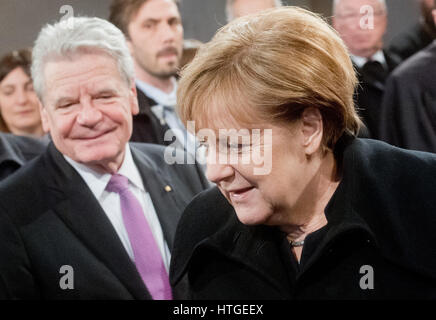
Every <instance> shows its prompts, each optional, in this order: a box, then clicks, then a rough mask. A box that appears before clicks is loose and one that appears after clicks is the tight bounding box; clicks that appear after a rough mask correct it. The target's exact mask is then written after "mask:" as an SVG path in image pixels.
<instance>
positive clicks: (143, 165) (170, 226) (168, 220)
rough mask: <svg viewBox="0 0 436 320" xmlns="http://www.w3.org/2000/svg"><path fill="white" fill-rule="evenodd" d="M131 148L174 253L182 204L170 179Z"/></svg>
mask: <svg viewBox="0 0 436 320" xmlns="http://www.w3.org/2000/svg"><path fill="white" fill-rule="evenodd" d="M130 148H131V151H132V157H133V160H134V162H135V164H136V166H137V167H138V169H139V172H140V174H141V178H142V182H143V183H144V186H145V189H146V191H147V192H149V193H150V197H151V201H152V202H153V206H154V208H155V210H156V214H157V216H158V218H159V222H160V224H161V226H162V231H163V233H164V237H165V240H166V242H167V244H168V248H169V249H170V251H172V248H173V242H174V235H175V233H176V228H177V223H178V221H179V219H180V216H181V209H180V208H181V204H178V203H177V200H176V198H175V195H174V190H173V186H172V184H171V181H170V180H169V178H168V177H166V176H164V175H163V173H162V172H161V171H160V170H159V168H157V167H156V166H155V165H153V163H152V162H151V161H150V159H149V158H147V156H146V155H145V154H144V153H142V152H140V151H138V150H137V149H135V147H134V146H132V145H131V146H130Z"/></svg>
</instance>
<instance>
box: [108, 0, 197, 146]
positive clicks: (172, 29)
mask: <svg viewBox="0 0 436 320" xmlns="http://www.w3.org/2000/svg"><path fill="white" fill-rule="evenodd" d="M177 4H178V1H176V0H114V1H113V2H112V5H111V8H110V17H109V20H110V21H111V22H112V23H113V24H115V25H116V26H117V27H118V28H119V29H121V31H123V32H124V34H125V36H126V38H127V43H128V45H129V49H130V52H131V54H132V56H133V59H134V62H135V77H136V79H135V80H136V87H137V92H138V102H139V114H138V115H136V116H135V117H134V120H133V134H132V138H131V141H139V142H149V143H157V144H163V145H169V144H172V140H171V139H170V140H166V139H165V133H166V132H168V130H169V129H172V132H173V133H174V135H173V137H174V136H175V137H176V141H175V144H172V145H177V146H179V147H183V148H185V149H186V146H187V139H190V142H191V143H195V142H192V141H194V140H193V139H194V138H193V137H192V136H191V135H190V134H187V132H186V129H185V126H184V125H183V124H182V123H181V121H180V119H179V118H178V116H177V114H176V112H175V109H174V108H175V105H176V91H177V81H176V74H177V71H178V70H179V66H180V61H181V57H182V52H183V26H182V19H181V16H180V12H179V9H178V6H177Z"/></svg>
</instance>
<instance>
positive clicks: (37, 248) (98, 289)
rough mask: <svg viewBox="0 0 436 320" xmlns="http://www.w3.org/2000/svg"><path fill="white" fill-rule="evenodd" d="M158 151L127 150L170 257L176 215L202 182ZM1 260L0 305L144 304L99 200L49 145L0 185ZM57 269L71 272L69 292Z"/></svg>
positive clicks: (142, 287)
mask: <svg viewBox="0 0 436 320" xmlns="http://www.w3.org/2000/svg"><path fill="white" fill-rule="evenodd" d="M163 149H164V148H163V147H161V146H154V145H146V144H144V145H143V144H132V145H131V150H132V155H133V159H134V161H135V163H136V165H137V167H138V169H139V171H140V173H141V176H142V181H143V183H144V186H145V188H146V190H147V191H148V192H149V193H150V196H151V199H152V202H153V205H154V207H155V209H156V213H157V215H158V218H159V221H160V224H161V226H162V229H163V233H164V237H165V239H166V241H167V243H168V246H169V248H170V250H171V249H172V245H173V240H174V233H175V230H176V225H177V223H178V220H179V217H180V215H181V212H182V211H183V209H184V207H185V206H186V204H187V203H188V202H189V201H190V200H191V199H192V197H193V196H194V195H195V194H197V193H198V192H200V191H201V190H203V189H204V188H205V187H206V186H207V182H206V180H204V177H203V176H202V174H201V172H200V169H198V167H197V166H195V165H172V166H170V165H167V164H166V163H165V162H164V160H163ZM167 185H169V186H171V188H172V190H171V191H170V192H167V191H166V190H165V186H167ZM0 257H1V258H0V298H8V299H40V298H42V299H150V294H149V293H148V291H147V289H146V287H145V285H144V283H143V282H142V280H141V278H140V275H139V273H138V272H137V270H136V268H135V265H134V264H133V263H132V261H131V260H130V258H129V256H128V254H127V253H126V251H125V249H124V247H123V245H122V243H121V241H120V240H119V238H118V236H117V233H116V232H115V229H114V228H113V226H112V224H111V222H110V221H109V219H108V218H107V216H106V214H105V213H104V211H103V210H102V208H101V206H100V204H99V203H98V201H97V199H95V197H94V196H93V194H92V193H91V191H90V190H89V189H88V186H87V185H86V184H85V182H84V181H83V180H82V178H81V177H80V175H79V174H78V173H77V172H76V171H75V170H74V169H73V168H72V167H71V166H70V165H69V164H68V163H67V162H66V161H65V159H64V157H63V156H62V155H61V153H59V151H58V150H57V149H56V148H55V147H54V145H53V144H50V145H49V147H48V150H47V151H46V152H45V153H44V154H43V155H42V156H40V157H38V158H37V159H35V160H33V161H32V162H31V163H29V165H28V166H26V167H25V168H22V170H20V171H19V172H17V173H16V174H15V175H13V176H11V177H10V178H8V179H6V180H4V181H3V182H2V183H1V184H0ZM63 265H69V266H71V267H72V268H73V270H74V289H72V290H68V289H67V290H62V289H61V288H60V285H59V281H60V278H61V277H62V276H63V274H60V268H61V267H62V266H63ZM174 295H175V297H177V292H174Z"/></svg>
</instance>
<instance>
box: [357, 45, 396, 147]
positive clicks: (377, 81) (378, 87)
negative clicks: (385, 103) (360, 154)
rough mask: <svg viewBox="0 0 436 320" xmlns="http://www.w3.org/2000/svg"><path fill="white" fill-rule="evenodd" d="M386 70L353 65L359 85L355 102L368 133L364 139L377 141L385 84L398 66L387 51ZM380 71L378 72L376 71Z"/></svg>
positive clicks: (385, 52) (393, 57)
mask: <svg viewBox="0 0 436 320" xmlns="http://www.w3.org/2000/svg"><path fill="white" fill-rule="evenodd" d="M383 53H384V56H385V59H386V65H387V68H385V69H383V68H382V67H381V65H380V64H379V66H380V67H379V68H376V69H375V70H374V68H368V67H367V66H366V65H364V66H363V67H362V68H359V67H357V66H356V65H354V67H355V69H356V71H357V78H358V81H359V85H358V86H357V88H356V90H355V102H356V107H357V108H358V113H359V115H360V116H361V118H362V120H363V122H364V124H365V126H366V128H367V129H368V132H367V133H366V135H364V136H362V137H364V138H368V137H369V138H373V139H378V128H379V127H378V125H379V119H380V106H381V103H382V99H383V94H384V92H385V82H386V79H387V78H388V76H389V74H390V73H391V72H392V71H393V70H394V69H395V68H396V67H397V66H398V64H399V62H400V60H399V59H398V58H397V57H395V56H394V55H392V54H390V53H389V52H388V51H386V50H384V51H383ZM378 69H380V70H378Z"/></svg>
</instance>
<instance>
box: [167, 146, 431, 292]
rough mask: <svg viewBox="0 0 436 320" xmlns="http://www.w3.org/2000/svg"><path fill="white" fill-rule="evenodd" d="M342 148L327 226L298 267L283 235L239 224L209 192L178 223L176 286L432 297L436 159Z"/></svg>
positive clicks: (388, 149) (313, 237) (310, 240)
mask: <svg viewBox="0 0 436 320" xmlns="http://www.w3.org/2000/svg"><path fill="white" fill-rule="evenodd" d="M340 148H341V149H342V148H344V150H345V151H344V153H343V157H340V156H338V158H339V161H340V162H342V166H343V169H342V180H341V183H340V185H339V187H338V189H337V190H336V192H335V194H334V195H333V197H332V199H331V200H330V202H329V204H328V205H327V207H326V209H325V214H326V217H327V220H328V224H327V225H326V226H325V227H324V228H322V229H320V230H318V231H316V232H314V233H312V234H310V235H308V236H307V237H306V239H305V244H304V248H303V253H302V257H301V261H300V264H298V263H297V262H296V260H295V257H294V256H293V254H292V253H291V250H290V248H289V243H288V241H287V239H286V235H285V234H284V233H282V232H280V231H279V230H278V229H276V228H273V227H267V226H247V225H243V224H242V223H240V222H239V220H238V219H237V217H236V213H235V211H234V210H233V208H232V206H231V205H230V204H229V203H228V201H227V200H226V199H225V198H224V197H223V196H222V195H221V193H220V192H219V190H218V189H217V188H213V189H210V190H208V191H205V192H203V193H201V194H200V195H198V196H197V197H196V198H195V199H194V200H193V201H192V202H191V203H190V204H189V205H188V207H187V208H186V210H185V212H184V214H183V216H182V218H181V220H180V223H179V227H178V230H177V233H176V238H175V246H174V250H173V253H172V261H171V268H170V275H171V283H172V285H173V286H174V287H175V288H179V287H180V288H183V287H184V288H187V290H186V293H185V295H184V297H185V298H188V299H247V300H250V299H386V298H432V299H435V298H436V249H435V246H434V243H436V232H435V230H436V216H435V212H436V198H435V196H434V193H435V190H436V180H435V179H434V177H435V176H436V155H434V154H430V153H420V152H410V151H405V150H402V149H398V148H394V147H392V146H389V145H387V144H385V143H382V142H379V141H374V140H366V139H356V140H354V141H347V139H344V140H343V141H342V142H341V146H340ZM338 151H340V149H338ZM365 266H369V267H371V268H372V270H373V273H372V275H373V276H372V279H373V284H374V286H373V288H372V289H368V288H367V287H366V285H369V284H371V282H370V280H369V278H365V277H366V276H368V277H369V276H370V275H369V272H370V271H365V270H369V269H366V268H368V267H365ZM362 267H364V268H363V269H362ZM362 270H363V271H362ZM362 283H363V285H362Z"/></svg>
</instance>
